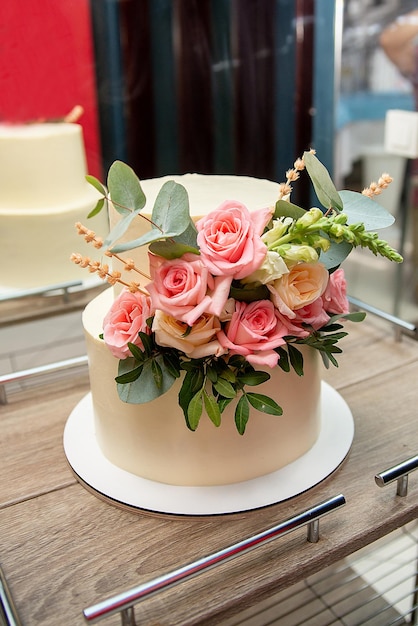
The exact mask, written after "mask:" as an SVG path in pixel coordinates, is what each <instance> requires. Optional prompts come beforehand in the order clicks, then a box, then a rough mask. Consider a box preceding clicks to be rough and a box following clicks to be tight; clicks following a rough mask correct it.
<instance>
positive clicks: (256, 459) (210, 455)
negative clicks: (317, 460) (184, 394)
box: [83, 174, 321, 486]
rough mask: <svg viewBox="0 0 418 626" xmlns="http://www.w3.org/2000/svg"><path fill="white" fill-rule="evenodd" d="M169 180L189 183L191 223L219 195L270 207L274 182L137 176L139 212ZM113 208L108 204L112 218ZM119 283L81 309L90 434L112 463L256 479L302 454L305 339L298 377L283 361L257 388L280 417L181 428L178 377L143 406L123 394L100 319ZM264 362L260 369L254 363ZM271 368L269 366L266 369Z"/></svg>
mask: <svg viewBox="0 0 418 626" xmlns="http://www.w3.org/2000/svg"><path fill="white" fill-rule="evenodd" d="M166 180H175V181H176V182H180V183H181V184H182V185H183V186H184V187H185V188H186V190H187V192H188V196H189V203H190V214H191V217H192V218H193V220H194V221H197V220H198V219H199V218H200V217H202V216H205V215H207V214H208V213H210V212H211V211H213V210H214V209H216V208H217V207H218V206H219V205H220V204H221V203H222V202H224V201H225V200H228V199H231V200H234V201H238V202H242V203H243V204H245V205H246V207H247V208H248V209H249V210H250V211H254V210H257V209H261V208H264V207H266V206H272V205H274V203H275V200H276V198H277V196H278V185H277V184H276V183H274V182H271V181H266V180H259V179H253V178H249V177H233V176H201V175H197V174H188V175H185V176H178V177H176V176H175V177H167V178H166V179H153V180H146V181H141V186H142V189H143V191H144V193H145V196H146V198H147V204H146V207H145V208H144V209H143V211H142V213H143V214H145V215H147V216H148V217H150V215H151V210H152V206H153V203H154V199H155V197H156V195H157V193H158V191H159V190H160V188H161V186H162V184H163V183H164V182H165V181H166ZM117 220H118V214H117V213H116V211H114V210H113V209H112V208H111V215H110V221H111V224H114V223H116V221H117ZM147 228H148V226H147V222H146V220H143V219H141V218H137V219H136V220H134V222H133V223H132V224H131V226H130V227H129V229H128V232H127V233H126V234H125V236H124V239H125V240H132V239H136V238H137V237H138V236H140V235H141V234H143V232H145V231H146V230H147ZM125 256H128V257H129V258H132V259H133V260H134V262H135V265H136V267H138V268H140V269H142V270H143V271H144V272H145V273H148V272H149V261H148V256H147V248H146V246H144V247H142V248H136V249H134V250H129V251H128V252H127V253H126V255H125ZM117 291H118V289H115V288H109V289H107V290H106V291H104V292H103V293H102V294H100V295H99V296H97V297H96V298H95V299H94V300H92V302H90V304H89V305H88V306H87V307H86V309H85V311H84V314H83V326H84V330H85V336H86V342H87V353H88V358H89V373H90V382H91V393H92V402H93V409H94V420H95V432H96V437H97V441H98V444H99V446H100V448H101V450H102V452H103V454H104V455H105V457H106V458H107V459H108V460H109V461H111V463H113V464H114V465H116V466H118V467H120V468H122V469H124V470H127V471H129V472H131V473H132V474H135V475H138V476H141V477H143V478H147V479H150V480H154V481H158V482H162V483H168V484H173V485H194V486H205V485H222V484H230V483H235V482H240V481H246V480H249V479H252V478H256V477H259V476H262V475H265V474H268V473H270V472H274V471H276V470H278V469H280V468H281V467H283V466H285V465H287V464H289V463H291V462H292V461H294V460H296V459H297V458H299V457H300V456H301V455H303V454H304V453H306V452H307V451H308V450H309V449H310V448H311V447H312V446H313V444H314V443H315V441H316V440H317V438H318V435H319V432H320V427H321V415H320V390H321V376H320V356H319V353H318V351H316V350H313V349H311V348H308V347H306V346H302V347H301V351H302V353H303V356H304V375H303V376H298V375H297V374H296V373H295V372H294V371H293V370H292V371H291V372H288V373H285V372H283V371H282V369H280V368H279V367H274V368H272V369H269V374H270V376H271V378H270V380H269V381H267V382H264V383H263V384H261V385H259V386H258V387H257V392H258V393H260V394H265V395H267V396H269V397H271V398H273V399H275V400H276V401H277V402H278V403H279V404H280V406H281V407H282V408H283V415H280V416H278V415H268V414H265V413H261V412H259V411H257V410H253V409H252V408H251V410H250V417H249V420H248V424H247V427H246V430H245V433H244V434H243V435H241V434H239V433H238V432H237V429H236V426H235V423H234V415H233V410H232V408H230V407H227V408H226V409H225V411H224V412H223V413H222V420H221V424H220V426H218V427H216V426H215V425H214V424H213V423H212V422H211V421H210V419H209V418H208V416H207V415H203V416H202V418H201V420H200V422H199V426H198V428H197V429H196V430H195V431H191V430H189V429H188V428H187V426H186V423H185V419H184V415H183V412H182V409H181V408H180V406H179V404H178V393H179V389H180V385H181V380H179V381H176V382H175V383H174V385H173V386H172V387H171V389H170V390H169V391H168V392H167V393H165V394H164V395H162V396H161V397H159V398H157V399H156V400H153V401H151V402H147V403H144V404H128V403H125V402H122V401H121V400H120V399H119V396H118V393H117V388H116V383H115V380H114V379H115V377H116V376H117V372H118V359H117V358H115V357H114V356H113V355H112V354H111V352H110V351H109V349H108V347H107V346H106V344H105V342H104V341H103V339H102V338H101V337H100V335H101V333H102V332H103V320H104V317H105V316H106V314H107V312H108V311H109V309H110V307H111V305H112V303H113V301H114V298H115V296H116V295H117ZM260 369H262V368H260ZM267 369H268V368H267Z"/></svg>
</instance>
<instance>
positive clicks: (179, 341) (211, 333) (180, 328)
mask: <svg viewBox="0 0 418 626" xmlns="http://www.w3.org/2000/svg"><path fill="white" fill-rule="evenodd" d="M220 328H221V325H220V322H219V320H218V318H217V317H215V316H213V315H208V314H206V313H204V314H203V315H201V316H200V317H199V319H198V320H197V321H196V322H195V323H194V324H193V326H192V327H191V329H189V327H188V326H187V324H185V323H184V322H180V321H179V320H176V319H174V317H171V316H170V315H167V314H166V313H164V312H163V311H160V310H158V311H156V312H155V316H154V321H153V324H152V330H153V331H154V332H155V340H156V342H157V344H158V345H160V346H163V347H165V348H176V349H177V350H180V352H184V353H185V354H187V356H189V357H190V358H192V359H200V358H202V357H205V356H212V355H213V356H221V355H222V354H225V353H226V352H227V350H225V349H224V348H222V346H221V344H220V343H219V341H218V340H217V339H216V334H217V333H218V332H219V330H220Z"/></svg>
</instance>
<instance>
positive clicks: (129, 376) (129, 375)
mask: <svg viewBox="0 0 418 626" xmlns="http://www.w3.org/2000/svg"><path fill="white" fill-rule="evenodd" d="M143 369H144V366H143V365H139V366H138V367H135V368H134V369H132V370H130V371H127V372H126V373H125V374H121V375H120V376H116V378H115V380H116V382H117V383H119V384H121V385H126V384H128V383H132V382H134V381H135V380H137V379H138V378H139V377H140V376H141V374H142V370H143Z"/></svg>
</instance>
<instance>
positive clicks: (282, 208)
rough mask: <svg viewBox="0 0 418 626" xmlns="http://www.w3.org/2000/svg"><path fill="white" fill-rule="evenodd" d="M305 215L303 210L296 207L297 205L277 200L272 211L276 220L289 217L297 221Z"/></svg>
mask: <svg viewBox="0 0 418 626" xmlns="http://www.w3.org/2000/svg"><path fill="white" fill-rule="evenodd" d="M305 213H306V211H305V209H302V208H301V207H300V206H297V204H293V203H292V202H288V201H287V200H278V201H277V202H276V207H275V210H274V217H275V218H276V219H277V218H279V217H291V218H292V219H294V220H297V219H299V218H300V217H302V216H303V215H305Z"/></svg>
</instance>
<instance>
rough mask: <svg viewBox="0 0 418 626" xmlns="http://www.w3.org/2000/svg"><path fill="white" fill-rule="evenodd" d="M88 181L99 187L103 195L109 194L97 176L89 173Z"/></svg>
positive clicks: (96, 187) (98, 189)
mask: <svg viewBox="0 0 418 626" xmlns="http://www.w3.org/2000/svg"><path fill="white" fill-rule="evenodd" d="M86 181H87V182H88V183H90V185H93V187H94V188H95V189H97V191H98V192H99V193H101V194H102V196H105V195H107V190H106V189H105V187H104V185H102V183H101V182H100V180H98V179H97V178H96V177H95V176H91V174H87V175H86Z"/></svg>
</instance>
